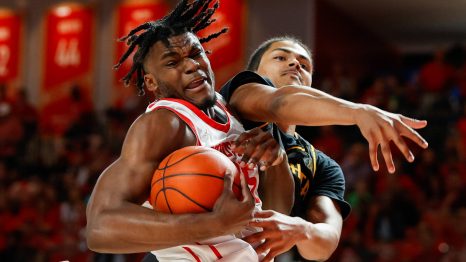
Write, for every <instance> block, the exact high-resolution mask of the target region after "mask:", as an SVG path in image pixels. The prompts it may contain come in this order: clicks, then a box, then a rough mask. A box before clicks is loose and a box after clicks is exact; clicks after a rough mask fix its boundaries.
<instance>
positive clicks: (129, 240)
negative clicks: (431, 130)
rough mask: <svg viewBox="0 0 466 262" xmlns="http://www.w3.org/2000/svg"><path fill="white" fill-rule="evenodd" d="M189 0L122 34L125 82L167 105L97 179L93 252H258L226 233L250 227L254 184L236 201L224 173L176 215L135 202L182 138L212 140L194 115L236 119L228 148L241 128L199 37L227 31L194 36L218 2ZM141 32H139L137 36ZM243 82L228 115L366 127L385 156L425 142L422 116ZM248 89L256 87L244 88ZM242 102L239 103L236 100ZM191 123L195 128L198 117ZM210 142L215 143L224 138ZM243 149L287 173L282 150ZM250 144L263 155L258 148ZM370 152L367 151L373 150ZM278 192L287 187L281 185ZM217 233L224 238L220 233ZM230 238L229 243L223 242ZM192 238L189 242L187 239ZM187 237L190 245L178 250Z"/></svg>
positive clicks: (149, 116) (137, 126)
mask: <svg viewBox="0 0 466 262" xmlns="http://www.w3.org/2000/svg"><path fill="white" fill-rule="evenodd" d="M187 2H188V1H182V2H181V3H180V4H179V5H178V6H177V8H175V10H174V11H173V12H172V13H170V14H169V15H168V16H166V17H164V18H163V19H161V20H159V21H156V22H150V23H146V24H143V25H141V26H139V27H138V28H136V29H134V30H133V31H131V32H130V34H129V35H128V37H127V38H126V39H127V40H128V43H129V44H130V48H129V50H128V52H127V53H126V54H125V55H124V56H123V57H122V59H121V60H120V63H121V62H123V61H124V60H125V59H126V58H127V57H128V56H129V55H130V54H131V53H132V51H134V49H135V48H136V47H137V48H138V50H137V52H136V53H135V55H134V58H133V67H132V68H131V70H130V72H129V73H128V74H127V76H126V77H125V81H127V82H128V83H129V82H130V81H131V79H133V78H132V77H133V75H135V76H136V77H135V80H136V85H137V86H138V87H139V88H140V90H141V91H142V90H143V89H144V87H145V88H147V89H148V90H150V91H152V92H153V93H154V94H155V95H156V98H157V99H159V100H160V101H162V102H164V103H166V102H170V103H169V105H166V104H165V105H162V104H159V103H158V102H157V103H156V105H154V107H158V108H157V110H153V111H150V112H148V113H146V114H144V115H142V116H141V117H139V118H138V119H137V120H136V121H135V122H134V123H133V125H132V126H131V128H130V129H129V131H128V134H127V137H126V138H125V142H124V145H123V149H122V153H121V156H120V158H119V159H118V160H117V161H116V162H114V163H113V164H112V165H111V166H109V167H108V168H107V169H106V170H105V171H104V172H103V174H102V175H101V177H100V178H99V180H98V182H97V184H96V186H95V188H94V191H93V194H92V196H91V199H90V201H89V205H88V209H87V218H88V224H87V240H88V245H89V247H90V248H91V249H92V250H95V251H100V252H108V253H133V252H145V251H150V250H157V251H160V250H162V249H166V248H174V247H175V248H176V247H179V248H177V251H176V252H175V250H173V249H172V250H173V251H174V252H171V253H170V254H171V255H172V257H169V255H170V254H168V253H164V252H163V251H162V253H161V254H160V253H157V255H159V254H160V257H159V256H158V258H159V260H160V261H163V260H165V261H168V260H173V259H185V260H192V261H196V260H198V261H199V260H202V261H211V260H217V259H224V260H228V259H237V258H234V257H233V256H234V255H235V254H239V253H241V254H242V255H244V256H243V257H242V258H239V259H243V260H237V261H256V260H258V256H257V255H254V254H251V253H250V251H251V249H252V248H251V247H250V246H248V245H244V244H243V243H241V242H238V241H236V240H237V239H231V238H230V237H231V235H230V234H233V233H238V232H241V231H244V229H246V228H247V225H248V224H249V222H250V221H251V218H252V213H253V211H254V209H255V208H257V207H258V205H260V200H257V199H256V197H257V195H255V191H254V192H251V195H249V191H248V190H245V192H243V194H244V196H245V199H244V200H243V201H237V200H236V199H234V196H233V194H232V193H231V178H228V176H227V179H226V180H225V181H226V182H225V183H226V186H225V192H224V194H223V195H222V196H221V197H220V198H219V200H218V201H217V204H216V205H215V207H214V210H213V212H211V213H205V214H196V215H190V214H187V215H176V216H175V215H167V214H160V213H156V212H154V211H152V210H149V209H145V208H143V207H141V206H140V204H141V203H142V202H143V201H144V200H145V199H146V198H147V196H148V193H149V190H150V178H151V176H152V173H153V171H154V170H155V168H156V167H157V166H158V163H159V162H160V161H161V160H162V159H163V158H164V157H165V156H166V155H168V154H169V153H171V152H173V151H174V150H176V149H178V148H181V147H183V146H187V145H194V144H204V143H205V144H206V145H210V144H209V143H210V142H209V141H201V140H202V138H205V137H208V136H206V135H199V134H202V132H204V131H206V130H203V131H198V130H193V129H191V125H190V124H189V122H190V121H191V120H192V119H196V117H199V118H201V119H202V120H203V121H204V122H206V123H207V122H210V121H209V120H207V119H205V118H206V117H207V118H208V119H211V120H213V121H214V122H213V123H212V122H211V123H210V124H209V126H210V127H212V128H215V129H217V130H219V131H222V130H224V129H225V127H231V123H233V125H235V126H236V127H235V128H233V130H232V129H230V128H227V130H226V131H227V132H230V131H231V132H232V133H230V134H231V136H229V138H228V141H226V140H227V138H226V137H225V141H224V142H222V143H224V145H228V146H229V147H230V146H231V143H233V141H234V140H230V139H233V138H234V137H237V136H238V135H239V130H241V129H240V128H239V127H237V121H235V120H233V119H234V118H233V116H232V115H231V114H230V113H229V112H228V111H227V110H226V109H225V108H223V107H222V105H221V101H219V100H221V99H217V94H216V93H215V92H214V89H213V86H214V84H213V75H212V72H211V69H210V64H209V61H208V59H207V57H206V54H205V51H204V49H203V48H202V46H201V43H202V42H205V41H208V40H211V39H212V38H215V37H217V36H218V35H220V34H221V33H223V32H225V31H224V30H222V31H221V32H219V33H217V34H213V35H211V36H209V37H207V38H206V39H200V40H199V39H198V38H197V37H196V36H195V35H194V33H195V32H197V31H198V30H202V29H204V28H205V27H207V26H208V25H209V24H210V23H211V22H212V21H211V20H210V17H211V15H212V14H213V12H214V11H215V7H214V8H213V9H209V8H208V7H207V5H208V4H209V2H210V1H205V2H204V1H202V2H201V1H192V4H187ZM140 31H143V32H142V33H140V34H139V35H137V33H138V32H140ZM240 84H241V85H240V87H239V88H238V89H237V91H236V92H235V94H234V95H233V96H232V97H231V103H229V106H231V109H232V110H233V113H235V114H238V115H240V116H242V117H243V118H245V119H250V120H256V121H272V122H281V123H287V122H289V123H290V124H304V125H321V124H358V126H359V127H360V129H361V131H362V132H363V134H370V135H371V140H370V143H371V146H374V145H375V146H376V147H377V146H378V145H379V144H381V145H382V147H383V153H384V156H385V155H387V150H388V151H389V150H390V149H389V148H387V147H386V146H387V145H388V143H389V141H390V140H393V141H395V143H396V144H397V145H398V147H400V149H401V151H402V152H403V153H408V152H410V151H409V149H408V148H407V147H406V145H405V144H404V142H402V141H401V138H400V137H401V136H402V135H403V136H406V137H408V138H410V139H412V140H414V141H415V142H416V143H418V144H420V145H423V146H427V144H426V143H425V142H424V140H423V139H422V137H420V136H419V135H418V134H417V133H416V132H415V131H413V130H412V129H411V127H414V128H416V127H419V126H421V125H425V123H422V122H421V123H417V122H415V121H413V122H415V123H414V124H412V123H408V124H405V123H402V121H401V119H400V118H401V117H400V116H399V115H394V114H388V113H386V112H384V111H381V110H377V109H374V108H371V107H367V106H360V105H356V104H352V103H347V102H344V101H342V100H339V99H336V98H333V97H331V96H328V95H324V94H321V95H319V96H317V95H310V94H308V93H306V91H305V90H304V89H303V88H300V87H290V88H281V89H279V90H276V89H275V88H272V87H269V86H266V85H262V84H259V83H251V82H248V79H243V80H242V82H241V83H240ZM242 87H245V88H244V89H243V88H242ZM305 89H306V90H307V89H308V88H307V87H306V88H305ZM245 90H248V91H247V92H246V91H245ZM251 90H253V92H249V91H251ZM255 91H260V92H255ZM245 94H247V95H245ZM166 98H169V99H166ZM240 98H241V99H240ZM216 100H218V101H216ZM242 100H244V101H245V103H242V102H241V101H242ZM187 103H188V104H187ZM251 103H253V104H256V105H255V106H254V108H256V109H257V110H258V111H257V112H251V111H250V110H249V109H247V108H244V105H247V104H251ZM189 104H190V105H189ZM192 106H194V108H193V107H192ZM174 107H177V108H174ZM314 107H316V108H314ZM168 108H170V109H168ZM172 109H173V110H172ZM303 112H313V113H314V114H308V113H305V114H303ZM191 113H194V115H192V114H191ZM366 122H367V123H366ZM192 124H193V125H192V126H194V127H195V126H197V123H192ZM207 132H208V131H207ZM372 134H374V135H372ZM197 135H199V136H197ZM372 136H373V137H372ZM263 141H268V140H263ZM259 142H261V141H259ZM267 143H269V142H267ZM211 146H212V147H216V146H219V148H222V146H221V145H211ZM230 148H231V147H230ZM237 148H238V147H237ZM247 148H248V149H246V150H245V151H244V154H245V155H246V158H243V160H244V161H246V160H247V159H248V156H251V158H250V159H251V164H254V163H261V164H260V166H261V167H268V166H272V168H269V171H270V173H268V174H267V176H266V177H268V176H269V174H272V175H273V174H274V173H277V174H280V175H282V176H281V177H279V178H280V179H283V181H285V180H286V179H287V178H288V176H287V175H286V174H287V173H289V170H287V168H288V167H287V166H286V165H283V162H284V161H282V159H283V158H282V153H280V151H278V150H271V151H272V152H274V153H267V152H266V151H264V150H263V149H262V147H261V146H258V147H254V148H253V149H249V148H250V147H247ZM271 148H274V147H273V146H271ZM255 150H259V152H262V153H263V154H256V151H255ZM264 152H265V153H264ZM373 153H374V152H373V151H372V152H371V154H373ZM408 155H409V154H408ZM263 156H269V157H263ZM270 156H273V157H270ZM279 163H281V164H279ZM242 166H244V164H243V165H242ZM274 170H275V171H274ZM248 173H249V171H248ZM283 174H285V175H283ZM256 177H257V176H256V175H254V174H252V173H249V174H248V175H247V177H246V178H248V184H249V185H250V186H251V185H254V183H249V182H252V181H254V179H256ZM271 177H273V176H271ZM243 185H244V182H243ZM256 185H257V184H256ZM243 188H245V187H243ZM265 188H267V186H266V187H265ZM281 191H284V193H286V192H285V191H288V190H281ZM278 193H283V192H280V191H279V192H278ZM288 193H291V194H293V192H288ZM252 194H253V195H252ZM284 195H286V194H284ZM193 225H195V226H193ZM219 236H220V238H218V237H219ZM222 236H227V237H226V239H221V238H222ZM210 238H215V239H216V241H215V242H209V241H205V240H206V239H210ZM230 240H232V241H233V242H234V243H235V244H234V245H228V241H230ZM189 243H191V245H188V244H189ZM185 244H186V247H188V248H183V247H184V246H185ZM222 244H226V245H222ZM209 248H210V249H215V250H217V251H218V249H221V250H223V251H225V252H223V251H222V252H213V251H212V252H210V254H208V249H209ZM193 249H196V251H198V250H197V249H199V251H200V250H202V253H201V254H200V255H199V253H194V254H193V252H192V251H193ZM201 256H202V257H201Z"/></svg>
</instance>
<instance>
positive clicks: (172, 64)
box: [165, 60, 178, 67]
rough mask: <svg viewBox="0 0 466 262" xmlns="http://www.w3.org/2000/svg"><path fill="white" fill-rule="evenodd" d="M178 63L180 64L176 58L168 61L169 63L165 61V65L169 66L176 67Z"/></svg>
mask: <svg viewBox="0 0 466 262" xmlns="http://www.w3.org/2000/svg"><path fill="white" fill-rule="evenodd" d="M177 64H178V62H177V61H175V60H170V61H168V62H167V63H165V65H166V66H168V67H174V66H176V65H177Z"/></svg>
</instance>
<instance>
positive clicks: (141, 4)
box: [113, 0, 169, 106]
mask: <svg viewBox="0 0 466 262" xmlns="http://www.w3.org/2000/svg"><path fill="white" fill-rule="evenodd" d="M168 11H169V6H168V5H167V4H166V3H165V1H157V0H152V1H143V0H142V1H141V0H140V1H126V2H124V3H122V4H121V5H120V6H119V7H118V10H117V30H116V34H117V38H120V37H123V36H125V35H127V34H128V33H129V32H130V31H131V29H133V28H135V27H137V26H138V25H140V24H143V23H145V22H148V21H153V20H157V19H159V18H162V17H163V16H164V15H166V14H167V12H168ZM127 49H128V46H127V45H126V43H124V42H118V43H117V46H116V54H115V56H116V57H115V64H116V63H117V61H118V59H119V58H120V57H121V56H122V55H123V54H124V52H126V50H127ZM133 54H134V53H133ZM132 61H133V55H131V56H130V57H128V58H127V59H126V61H125V62H124V63H123V64H122V65H121V66H120V68H119V69H118V70H117V71H116V72H115V85H114V86H115V89H114V92H113V103H114V104H115V105H116V106H122V105H123V103H124V101H126V100H127V99H128V98H129V97H131V96H134V95H135V94H137V92H136V89H135V88H134V87H128V88H126V87H125V86H124V84H123V83H122V82H121V79H122V78H123V77H124V76H125V74H126V73H127V72H128V71H129V69H130V67H131V64H132Z"/></svg>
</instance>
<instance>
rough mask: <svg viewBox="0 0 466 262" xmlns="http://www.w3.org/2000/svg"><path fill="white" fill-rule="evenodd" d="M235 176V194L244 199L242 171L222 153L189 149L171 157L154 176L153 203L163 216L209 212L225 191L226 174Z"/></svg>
mask: <svg viewBox="0 0 466 262" xmlns="http://www.w3.org/2000/svg"><path fill="white" fill-rule="evenodd" d="M227 171H228V172H230V173H231V174H233V175H234V176H233V177H234V178H235V179H234V183H233V192H234V193H235V195H236V197H237V198H238V199H241V198H242V196H241V184H240V178H239V172H238V169H237V168H236V166H235V165H234V164H233V162H231V160H230V159H229V158H228V157H227V156H225V155H224V154H222V153H220V152H219V151H217V150H215V149H212V148H208V147H203V146H188V147H184V148H181V149H179V150H177V151H175V152H173V153H171V154H170V155H168V156H167V157H166V158H165V159H164V160H163V161H162V162H161V163H160V165H159V167H158V168H157V170H156V171H155V173H154V176H153V177H152V183H151V194H150V199H149V201H150V203H151V205H152V207H153V208H154V210H156V211H159V212H163V213H172V214H185V213H202V212H210V211H212V208H213V206H214V204H215V201H216V200H217V199H218V197H219V196H220V195H221V194H222V192H223V185H224V180H223V178H224V174H225V172H227Z"/></svg>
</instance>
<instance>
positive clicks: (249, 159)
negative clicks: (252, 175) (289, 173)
mask: <svg viewBox="0 0 466 262" xmlns="http://www.w3.org/2000/svg"><path fill="white" fill-rule="evenodd" d="M233 150H234V151H235V152H236V153H237V154H239V155H241V154H242V155H243V158H242V159H241V162H242V163H241V166H244V165H246V164H248V165H250V167H251V168H252V167H254V165H258V166H259V168H260V170H262V171H265V170H266V169H267V168H269V167H271V166H275V165H278V164H280V163H281V162H282V161H283V159H284V157H285V151H284V150H283V149H282V148H281V147H280V145H279V144H278V143H277V141H276V140H275V139H274V138H273V136H272V134H271V133H270V132H265V131H263V130H262V129H261V128H260V127H256V128H254V129H251V130H249V131H246V132H244V133H242V134H241V135H240V136H239V137H238V138H237V139H236V141H235V143H234V144H233Z"/></svg>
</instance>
